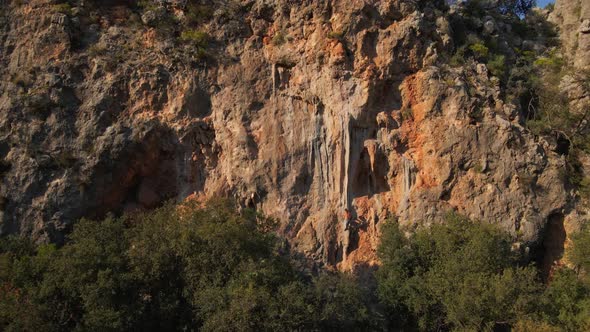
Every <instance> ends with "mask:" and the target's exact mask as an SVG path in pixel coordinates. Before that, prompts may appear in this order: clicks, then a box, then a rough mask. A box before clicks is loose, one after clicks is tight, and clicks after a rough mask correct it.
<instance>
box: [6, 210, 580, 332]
mask: <svg viewBox="0 0 590 332" xmlns="http://www.w3.org/2000/svg"><path fill="white" fill-rule="evenodd" d="M232 206H233V205H232V204H230V203H228V202H225V201H220V202H210V203H209V204H208V206H207V207H206V208H202V207H198V206H195V205H191V204H183V205H180V206H173V205H167V206H164V207H162V208H160V209H158V210H155V211H153V212H150V213H144V214H139V215H134V216H129V217H122V218H107V219H106V220H104V221H102V222H92V221H88V220H82V221H80V222H79V223H78V224H77V225H76V227H75V228H74V231H73V232H72V233H71V235H70V236H69V241H68V242H67V243H66V244H65V245H64V246H63V247H61V248H56V247H55V246H54V245H43V246H39V247H36V246H34V245H33V244H31V243H29V242H27V241H25V240H22V239H19V238H17V237H7V238H4V239H2V240H1V241H0V329H2V330H6V331H32V330H39V331H62V330H84V331H87V330H97V331H122V330H146V331H151V330H158V331H159V330H163V331H177V330H207V331H259V330H260V331H276V330H288V331H291V330H359V329H368V330H382V329H393V330H397V329H403V330H419V331H434V330H438V331H451V330H469V331H475V330H491V329H494V328H498V327H509V326H511V327H513V328H514V330H516V331H530V330H539V331H581V330H587V329H588V328H590V300H589V299H590V284H589V279H588V278H587V272H588V271H589V268H590V263H589V261H588V257H590V246H589V245H588V243H590V241H589V240H590V231H589V230H588V228H583V229H582V230H581V231H580V232H578V233H576V234H574V235H573V236H572V240H573V244H572V246H571V248H570V250H569V251H568V253H569V254H568V259H569V260H570V261H571V262H572V264H573V266H574V267H573V268H572V269H570V268H566V267H562V268H559V269H557V270H556V271H555V272H554V273H553V274H552V276H551V278H550V282H549V283H548V285H547V284H546V283H543V282H542V281H541V280H540V278H538V276H537V270H536V268H535V267H534V266H519V262H522V257H520V256H521V255H520V254H519V253H518V252H515V251H514V250H513V248H512V247H511V238H510V236H509V235H508V234H506V233H504V232H502V231H500V230H499V229H497V228H496V227H494V226H492V225H489V224H484V223H474V222H471V221H469V220H467V219H465V218H462V217H460V216H457V215H455V214H450V215H449V217H448V218H447V219H446V220H445V221H444V222H442V223H438V224H435V225H432V226H431V227H424V228H422V227H420V228H418V229H417V230H414V231H406V230H404V229H403V228H400V226H399V225H398V223H396V222H393V221H388V222H385V223H384V224H383V227H382V233H383V234H382V243H381V245H380V247H379V255H380V258H381V260H382V266H381V267H380V269H379V271H378V272H377V274H376V281H375V283H376V284H371V283H369V284H365V285H363V287H361V286H359V282H358V280H356V279H355V278H354V277H352V276H349V275H343V274H329V273H321V274H319V275H316V276H310V275H304V274H302V273H301V272H299V271H297V269H295V268H294V265H293V261H292V260H291V259H292V258H291V257H290V255H289V253H288V248H287V246H286V245H285V244H284V243H283V242H282V241H280V240H279V238H277V237H276V236H275V235H273V232H272V229H273V225H275V223H274V222H273V221H272V220H270V219H267V218H264V217H261V216H259V215H256V214H255V213H253V212H252V211H248V210H246V211H243V213H241V214H238V213H237V212H236V211H235V210H234V209H233V207H232ZM364 280H365V282H366V281H367V280H369V279H366V278H365V279H364ZM372 286H376V287H372Z"/></svg>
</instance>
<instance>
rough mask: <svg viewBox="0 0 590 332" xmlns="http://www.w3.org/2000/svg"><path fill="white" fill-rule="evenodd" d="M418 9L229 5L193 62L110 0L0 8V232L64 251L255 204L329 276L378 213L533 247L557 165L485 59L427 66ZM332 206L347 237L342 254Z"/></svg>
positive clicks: (445, 29)
mask: <svg viewBox="0 0 590 332" xmlns="http://www.w3.org/2000/svg"><path fill="white" fill-rule="evenodd" d="M416 3H420V2H416V1H402V0H397V1H396V0H390V1H356V0H348V1H328V0H326V1H301V2H294V1H287V0H281V1H272V2H269V1H263V0H256V1H243V2H242V3H241V4H239V5H237V6H230V7H231V8H228V7H223V8H220V9H218V10H217V11H216V12H215V14H214V18H213V19H212V20H211V21H209V22H208V23H207V24H205V25H204V26H203V27H202V29H204V30H205V31H207V32H208V33H209V34H210V35H211V37H212V42H211V43H210V46H209V48H208V50H207V52H208V53H209V56H208V57H207V59H199V57H198V56H196V51H195V49H194V48H193V47H190V46H185V45H184V44H181V43H180V42H178V41H177V40H175V39H171V38H164V37H159V36H158V32H157V31H156V30H155V29H153V28H149V27H145V26H139V27H138V26H136V25H130V24H128V23H127V21H126V20H125V18H126V17H130V15H131V14H130V13H129V9H126V7H124V6H119V5H118V4H117V2H116V1H113V2H112V3H109V4H108V5H105V6H104V7H103V8H101V9H100V10H97V11H95V12H93V14H92V15H90V17H94V19H93V20H90V21H89V20H85V19H80V18H78V17H76V16H75V15H74V16H72V15H69V16H67V15H64V14H59V13H56V12H55V10H53V9H52V8H53V7H52V4H51V3H50V2H49V1H44V0H31V1H30V2H28V3H25V4H24V5H16V4H10V5H5V6H4V7H3V10H4V14H5V16H4V19H3V22H2V24H1V25H0V27H1V30H0V45H2V46H1V48H0V52H1V53H0V61H1V66H0V70H1V75H2V76H1V77H2V78H3V80H2V85H1V90H2V94H1V96H0V157H1V158H2V160H3V163H2V165H3V170H4V172H3V178H2V187H1V189H0V190H1V191H0V193H1V195H2V196H3V197H4V198H5V199H4V204H3V213H2V218H1V220H2V224H1V233H2V234H6V233H22V234H30V235H32V236H34V237H35V238H38V239H49V240H60V239H61V237H62V234H63V232H64V231H66V230H67V229H68V228H69V227H70V226H71V225H72V223H74V222H75V221H76V220H77V219H78V218H80V217H82V216H89V217H100V216H102V215H104V214H105V213H107V212H108V211H114V212H116V213H120V212H123V211H132V210H135V209H145V208H150V207H153V206H156V205H157V204H159V203H160V202H162V201H164V200H167V199H178V200H181V199H184V198H186V197H187V196H189V195H196V196H198V197H210V196H216V195H225V196H232V197H235V198H237V199H238V201H244V200H245V199H246V197H247V196H249V195H250V193H252V192H254V193H256V196H255V197H256V201H257V203H258V206H259V208H260V209H261V210H262V211H263V212H264V213H266V214H268V215H270V216H274V217H277V218H278V219H279V220H280V221H281V232H283V233H284V234H285V235H286V236H287V238H288V239H289V240H290V241H291V243H292V244H293V246H294V248H295V249H296V250H299V251H301V252H303V253H305V254H306V255H307V256H308V257H310V258H312V259H315V260H317V261H321V262H325V263H328V264H332V265H337V264H339V266H340V267H341V268H343V269H345V268H349V267H353V266H354V265H356V264H373V263H375V262H376V257H375V248H376V245H377V243H378V239H379V225H380V223H382V222H383V221H384V220H385V219H386V218H387V217H388V216H394V217H398V218H399V219H400V220H401V222H402V223H405V224H423V223H425V224H428V223H431V222H436V221H438V220H440V217H441V216H443V215H445V214H446V213H447V212H448V211H450V210H457V211H458V212H459V213H462V214H465V215H467V216H468V217H470V218H473V219H478V220H482V221H486V222H491V223H498V224H500V225H501V226H502V227H504V228H505V229H507V230H509V231H510V232H511V233H512V234H513V235H514V237H515V239H517V241H522V242H529V241H535V240H537V239H538V238H539V234H540V233H541V231H542V230H543V228H544V226H545V225H546V223H547V220H548V219H549V218H555V216H560V215H562V214H563V213H565V212H566V207H567V204H568V201H569V199H570V198H569V197H570V196H569V193H568V192H567V191H566V189H565V186H564V180H563V179H562V177H561V176H560V174H561V173H562V169H563V167H564V161H563V158H562V157H560V156H559V155H558V154H557V153H556V152H554V151H553V150H554V147H552V146H550V145H549V144H547V143H545V141H543V140H541V139H536V138H534V137H533V136H532V135H531V134H529V133H528V132H527V130H525V129H524V128H523V127H522V126H521V125H520V124H519V122H518V119H519V117H518V116H515V114H517V113H518V110H517V109H516V107H515V106H514V105H510V104H505V103H504V102H503V101H502V98H501V96H500V88H499V86H498V83H497V81H496V80H494V79H491V77H490V76H491V75H490V74H489V73H488V71H487V69H486V67H485V66H484V65H478V64H476V63H472V64H469V65H466V66H465V67H463V68H461V69H448V68H447V67H445V66H439V65H438V64H439V63H440V61H439V60H438V58H439V55H440V54H443V53H444V52H445V51H446V50H449V49H450V48H451V46H452V37H451V33H450V30H449V24H448V21H447V18H446V11H447V10H448V8H447V7H446V5H445V4H444V2H442V1H440V2H439V1H427V2H424V3H428V4H423V5H416ZM78 10H80V8H74V12H77V11H78ZM81 10H83V8H82V9H81ZM170 11H174V10H172V9H170ZM176 13H177V15H181V14H182V12H181V11H179V10H176ZM228 13H229V14H228ZM150 15H156V16H157V14H156V13H154V12H152V13H150ZM148 16H149V15H148ZM147 19H150V20H151V19H152V18H150V17H147V18H146V20H147ZM136 21H137V22H139V23H137V24H141V20H140V19H139V18H136ZM347 206H348V207H350V208H352V210H353V213H354V214H355V215H356V216H358V219H359V220H361V221H362V224H363V225H362V226H361V228H360V231H359V232H358V233H356V232H354V234H352V235H351V239H350V244H349V252H348V253H345V252H343V246H342V241H343V240H344V239H343V236H344V232H343V225H342V217H341V215H342V212H343V209H344V208H345V207H347Z"/></svg>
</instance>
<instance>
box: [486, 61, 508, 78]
mask: <svg viewBox="0 0 590 332" xmlns="http://www.w3.org/2000/svg"><path fill="white" fill-rule="evenodd" d="M487 67H488V70H489V71H490V73H492V75H494V76H496V77H498V78H503V77H504V76H505V75H506V57H505V56H504V55H494V56H493V57H492V59H491V60H490V61H488V63H487Z"/></svg>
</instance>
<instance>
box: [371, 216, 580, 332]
mask: <svg viewBox="0 0 590 332" xmlns="http://www.w3.org/2000/svg"><path fill="white" fill-rule="evenodd" d="M589 234H590V233H589V232H588V231H586V230H584V231H583V232H580V233H578V234H577V235H574V236H573V240H574V245H573V250H572V253H576V254H575V257H580V260H581V261H577V260H575V259H574V258H572V261H574V262H579V263H576V264H585V263H587V262H586V261H587V257H588V256H587V255H589V254H590V250H589V248H590V247H589V246H588V243H589V242H588V241H587V240H588V238H587V237H590V235H589ZM379 254H380V257H381V259H382V262H383V265H382V267H381V268H380V270H379V271H378V273H377V278H378V284H379V290H378V293H379V297H380V299H381V301H382V302H383V304H384V305H385V306H386V308H387V313H388V316H389V317H390V322H391V323H393V324H395V325H397V327H400V326H402V327H405V329H410V330H413V329H417V330H421V331H440V330H468V331H481V330H491V329H494V328H498V327H502V326H504V327H506V326H512V327H516V329H517V330H522V331H530V330H535V329H540V328H541V327H543V328H544V329H545V330H547V331H555V330H557V331H562V330H563V331H581V330H587V329H588V328H589V327H590V325H589V324H590V300H589V297H588V295H590V293H589V292H590V287H589V284H588V280H587V279H586V278H585V277H583V276H581V274H579V273H576V272H575V271H574V270H572V269H569V268H565V267H562V268H560V269H558V270H556V272H555V273H554V275H553V276H552V279H551V280H550V283H549V286H546V285H545V284H544V283H542V282H541V281H540V280H539V278H538V276H537V270H536V268H535V267H534V266H519V265H518V262H519V256H520V255H519V254H518V253H515V252H514V251H513V250H512V248H511V241H510V237H509V235H508V234H506V233H504V232H502V231H500V230H498V229H497V228H495V227H493V226H491V225H488V224H481V223H473V222H471V221H469V220H466V219H464V218H461V217H459V216H457V215H454V214H451V215H449V217H448V218H447V220H445V223H442V224H436V225H433V226H431V227H429V228H424V229H422V228H421V229H418V230H417V231H415V232H410V236H409V237H407V236H406V235H405V234H404V232H403V230H402V229H400V227H399V225H398V224H397V223H396V222H390V223H388V224H387V225H386V226H384V229H383V238H382V244H381V247H380V252H379ZM572 257H573V256H572Z"/></svg>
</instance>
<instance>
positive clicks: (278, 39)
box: [272, 31, 287, 46]
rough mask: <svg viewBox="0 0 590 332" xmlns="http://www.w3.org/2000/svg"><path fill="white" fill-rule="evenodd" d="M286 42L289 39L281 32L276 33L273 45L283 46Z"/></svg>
mask: <svg viewBox="0 0 590 332" xmlns="http://www.w3.org/2000/svg"><path fill="white" fill-rule="evenodd" d="M286 42H287V37H285V35H284V34H283V33H282V32H280V31H279V32H277V33H275V35H274V36H273V37H272V43H273V45H275V46H280V45H283V44H284V43H286Z"/></svg>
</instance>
